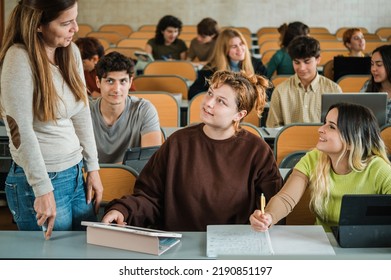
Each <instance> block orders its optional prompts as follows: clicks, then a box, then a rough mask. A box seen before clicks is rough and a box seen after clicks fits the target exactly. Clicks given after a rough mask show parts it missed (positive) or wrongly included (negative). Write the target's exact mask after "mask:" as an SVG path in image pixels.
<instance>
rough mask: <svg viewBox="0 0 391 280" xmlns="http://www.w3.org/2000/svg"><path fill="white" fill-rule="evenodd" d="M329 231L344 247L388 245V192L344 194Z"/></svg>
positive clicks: (390, 227) (390, 234) (390, 204)
mask: <svg viewBox="0 0 391 280" xmlns="http://www.w3.org/2000/svg"><path fill="white" fill-rule="evenodd" d="M331 230H332V232H333V234H334V236H335V239H336V240H337V241H338V244H339V245H340V246H341V247H344V248H365V247H391V195H378V194H349V195H344V196H343V197H342V204H341V213H340V217H339V224H338V226H337V227H331Z"/></svg>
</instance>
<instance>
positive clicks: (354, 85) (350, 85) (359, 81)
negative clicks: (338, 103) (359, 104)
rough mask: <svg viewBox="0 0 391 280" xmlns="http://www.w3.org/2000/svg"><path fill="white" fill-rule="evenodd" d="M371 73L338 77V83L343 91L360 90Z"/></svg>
mask: <svg viewBox="0 0 391 280" xmlns="http://www.w3.org/2000/svg"><path fill="white" fill-rule="evenodd" d="M368 79H370V75H345V76H342V77H341V78H339V79H338V81H337V84H338V85H339V86H340V87H341V89H342V92H360V90H361V88H362V87H363V86H364V84H365V82H366V81H367V80H368Z"/></svg>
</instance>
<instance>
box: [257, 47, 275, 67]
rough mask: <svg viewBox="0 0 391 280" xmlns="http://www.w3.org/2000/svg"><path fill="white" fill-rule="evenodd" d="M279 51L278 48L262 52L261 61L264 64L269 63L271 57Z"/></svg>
mask: <svg viewBox="0 0 391 280" xmlns="http://www.w3.org/2000/svg"><path fill="white" fill-rule="evenodd" d="M276 52H277V50H276V49H273V50H267V51H265V52H264V53H263V54H262V57H261V61H262V63H263V65H267V64H268V63H269V61H270V59H271V58H272V57H273V55H274V54H275V53H276Z"/></svg>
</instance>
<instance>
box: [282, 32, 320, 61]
mask: <svg viewBox="0 0 391 280" xmlns="http://www.w3.org/2000/svg"><path fill="white" fill-rule="evenodd" d="M288 54H289V56H290V57H291V58H292V60H293V59H299V58H301V59H303V58H309V57H315V58H318V57H319V56H320V44H319V41H318V40H316V39H315V38H313V37H310V36H298V37H296V38H294V39H293V40H292V41H291V42H290V43H289V45H288Z"/></svg>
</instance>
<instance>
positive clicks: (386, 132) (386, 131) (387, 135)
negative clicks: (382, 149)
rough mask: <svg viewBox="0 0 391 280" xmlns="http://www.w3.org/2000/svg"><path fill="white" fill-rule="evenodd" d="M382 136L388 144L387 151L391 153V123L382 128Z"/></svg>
mask: <svg viewBox="0 0 391 280" xmlns="http://www.w3.org/2000/svg"><path fill="white" fill-rule="evenodd" d="M380 136H381V138H382V139H383V141H384V144H386V148H387V153H388V155H389V156H390V155H391V124H386V125H384V126H382V127H381V129H380Z"/></svg>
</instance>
